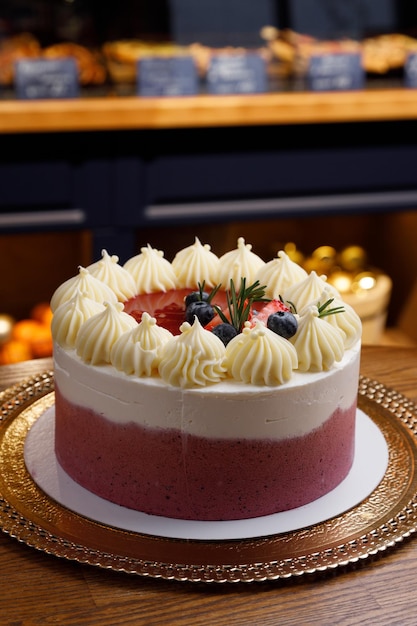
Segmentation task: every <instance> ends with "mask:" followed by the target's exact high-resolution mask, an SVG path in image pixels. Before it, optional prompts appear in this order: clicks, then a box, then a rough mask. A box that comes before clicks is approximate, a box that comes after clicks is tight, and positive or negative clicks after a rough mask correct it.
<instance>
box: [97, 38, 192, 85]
mask: <svg viewBox="0 0 417 626" xmlns="http://www.w3.org/2000/svg"><path fill="white" fill-rule="evenodd" d="M181 54H189V52H188V49H187V48H184V47H183V46H178V45H176V44H174V43H170V42H146V41H142V40H140V39H121V40H118V41H109V42H107V43H105V44H104V46H103V55H104V58H105V60H106V63H107V68H108V71H109V75H110V78H111V79H112V80H113V81H114V82H116V83H133V82H135V80H136V74H137V62H138V61H139V60H140V59H143V58H145V57H149V56H165V57H172V56H178V55H181Z"/></svg>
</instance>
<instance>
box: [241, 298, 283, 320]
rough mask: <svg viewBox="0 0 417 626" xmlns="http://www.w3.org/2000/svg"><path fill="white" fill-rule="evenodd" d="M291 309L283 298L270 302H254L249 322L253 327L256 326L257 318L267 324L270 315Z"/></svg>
mask: <svg viewBox="0 0 417 626" xmlns="http://www.w3.org/2000/svg"><path fill="white" fill-rule="evenodd" d="M290 310H291V309H290V308H289V307H288V306H287V305H286V304H284V303H283V302H282V300H278V299H277V300H270V301H269V302H254V303H253V305H252V307H251V312H250V313H249V318H248V322H250V325H251V327H253V326H255V320H259V321H260V322H262V324H264V325H265V326H266V323H267V321H268V317H269V316H270V315H272V314H273V313H278V311H290Z"/></svg>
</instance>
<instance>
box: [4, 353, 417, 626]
mask: <svg viewBox="0 0 417 626" xmlns="http://www.w3.org/2000/svg"><path fill="white" fill-rule="evenodd" d="M51 365H52V363H51V361H50V360H49V359H42V360H39V361H32V362H28V363H22V364H18V365H13V366H2V367H0V389H4V388H6V387H9V386H10V385H12V384H13V383H15V382H20V381H21V380H22V379H23V378H25V377H28V376H31V375H34V374H36V373H38V372H40V371H44V370H46V369H49V368H50V367H51ZM362 373H363V374H364V375H365V376H368V377H369V378H373V379H377V380H379V381H380V382H382V383H384V384H385V385H387V386H390V387H393V388H394V389H396V391H398V392H401V393H403V394H405V395H407V396H408V397H409V398H411V399H413V400H414V401H417V385H416V381H417V349H414V348H391V347H367V346H365V347H364V348H363V354H362ZM0 578H1V585H0V615H1V618H0V621H1V623H2V624H33V625H34V624H52V623H53V624H60V625H76V626H81V625H82V626H85V625H95V624H97V626H98V625H100V626H106V625H108V626H114V625H115V624H124V625H128V624H143V625H145V624H146V625H151V624H154V625H157V624H164V625H165V624H168V625H176V624H184V625H190V626H191V625H192V626H198V625H200V624H205V625H206V624H209V625H211V624H217V625H219V626H223V625H224V626H226V625H227V626H231V625H234V624H236V625H239V626H245V625H247V626H249V625H250V626H253V624H259V625H263V624H265V625H266V624H285V625H290V624H293V625H300V624H309V625H310V624H317V625H319V626H327V625H328V626H330V625H333V624H337V625H338V626H348V625H349V624H357V623H360V624H362V625H363V626H374V625H375V624H378V626H384V625H385V626H388V625H392V624H394V623H395V624H401V625H402V626H407V625H410V626H411V625H412V624H415V619H416V615H417V597H416V594H415V580H416V578H417V538H415V537H414V538H413V537H412V538H411V539H409V540H406V541H404V542H403V543H402V544H400V545H398V546H397V547H396V548H394V549H392V550H390V551H388V552H387V553H384V554H383V555H382V556H380V557H379V558H375V559H367V560H365V561H364V562H363V563H360V564H358V565H356V566H355V565H353V566H351V567H347V568H343V569H340V570H338V571H336V572H334V573H329V574H326V575H319V576H315V577H313V576H312V577H308V576H305V577H301V578H300V579H297V580H288V581H282V582H267V583H253V584H244V583H242V584H225V585H216V584H215V583H213V584H211V585H203V584H193V583H176V582H167V581H162V580H151V579H146V578H140V577H137V576H132V575H127V574H120V573H115V572H112V571H107V570H100V569H96V568H94V567H92V566H87V565H80V564H77V563H73V562H69V561H65V560H61V559H58V558H56V557H53V556H48V555H47V554H44V553H42V552H37V551H36V550H34V549H32V548H29V547H27V546H25V545H22V544H19V543H18V542H17V541H15V540H14V539H12V538H10V537H8V536H6V535H3V534H0Z"/></svg>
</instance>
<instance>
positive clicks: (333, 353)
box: [289, 304, 345, 372]
mask: <svg viewBox="0 0 417 626" xmlns="http://www.w3.org/2000/svg"><path fill="white" fill-rule="evenodd" d="M319 315H320V313H319V310H318V307H317V306H316V305H314V304H310V305H307V306H306V307H304V309H302V311H301V312H300V314H299V315H298V316H297V317H298V330H297V332H296V333H295V335H294V336H293V337H291V339H289V341H290V342H291V343H292V344H293V345H294V347H295V349H296V350H297V355H298V369H299V370H300V371H301V372H321V371H323V370H329V369H330V368H331V367H332V365H333V364H334V363H335V361H341V359H342V358H343V355H344V351H345V349H344V345H343V332H342V331H341V330H340V329H339V328H336V327H334V326H332V325H331V324H329V323H328V322H327V321H326V318H321V317H319ZM335 315H337V313H336V314H335Z"/></svg>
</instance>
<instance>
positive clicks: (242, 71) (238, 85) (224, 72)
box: [207, 53, 267, 95]
mask: <svg viewBox="0 0 417 626" xmlns="http://www.w3.org/2000/svg"><path fill="white" fill-rule="evenodd" d="M266 90H267V79H266V67H265V61H264V59H263V58H262V57H261V56H260V55H259V54H256V53H248V54H230V55H228V54H220V55H218V56H214V57H213V58H212V60H211V62H210V65H209V69H208V72H207V91H208V93H210V94H217V95H219V94H232V93H242V94H244V93H262V92H265V91H266Z"/></svg>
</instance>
